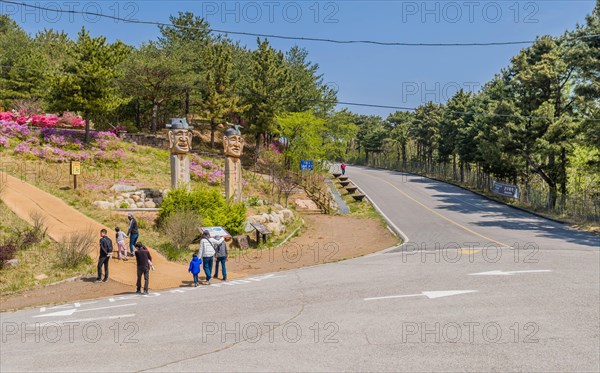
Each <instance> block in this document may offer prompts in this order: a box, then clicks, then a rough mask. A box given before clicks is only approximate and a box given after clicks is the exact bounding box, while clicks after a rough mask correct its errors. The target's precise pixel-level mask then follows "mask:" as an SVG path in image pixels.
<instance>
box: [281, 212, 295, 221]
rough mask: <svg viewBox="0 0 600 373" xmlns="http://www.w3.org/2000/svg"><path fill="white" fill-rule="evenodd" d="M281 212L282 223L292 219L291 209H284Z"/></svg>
mask: <svg viewBox="0 0 600 373" xmlns="http://www.w3.org/2000/svg"><path fill="white" fill-rule="evenodd" d="M281 213H282V214H283V222H284V223H289V222H291V221H292V220H294V213H293V212H292V210H288V209H284V210H281Z"/></svg>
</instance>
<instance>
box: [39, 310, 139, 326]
mask: <svg viewBox="0 0 600 373" xmlns="http://www.w3.org/2000/svg"><path fill="white" fill-rule="evenodd" d="M134 316H135V313H128V314H124V315H114V316H102V317H90V318H87V319H75V320H56V321H46V322H43V323H39V324H38V323H35V324H28V325H30V326H31V325H35V326H39V327H44V326H46V325H56V324H61V323H62V324H64V323H77V322H90V321H99V320H115V319H125V318H128V317H134Z"/></svg>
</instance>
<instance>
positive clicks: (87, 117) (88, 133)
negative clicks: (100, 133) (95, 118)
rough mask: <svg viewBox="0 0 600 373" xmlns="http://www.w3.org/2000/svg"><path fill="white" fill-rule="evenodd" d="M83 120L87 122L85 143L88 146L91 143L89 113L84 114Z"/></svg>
mask: <svg viewBox="0 0 600 373" xmlns="http://www.w3.org/2000/svg"><path fill="white" fill-rule="evenodd" d="M83 120H85V135H84V137H83V142H84V143H86V144H88V143H89V142H90V114H89V113H88V112H87V111H84V112H83Z"/></svg>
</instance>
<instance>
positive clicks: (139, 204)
mask: <svg viewBox="0 0 600 373" xmlns="http://www.w3.org/2000/svg"><path fill="white" fill-rule="evenodd" d="M135 205H136V206H137V207H139V208H143V207H144V202H141V201H140V202H136V204H135Z"/></svg>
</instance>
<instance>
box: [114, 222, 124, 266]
mask: <svg viewBox="0 0 600 373" xmlns="http://www.w3.org/2000/svg"><path fill="white" fill-rule="evenodd" d="M115 232H117V237H116V238H117V253H118V254H119V255H118V259H119V260H121V253H122V254H123V260H127V248H126V247H125V238H126V237H127V235H126V234H125V232H123V231H122V230H121V229H120V228H119V227H116V228H115Z"/></svg>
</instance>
